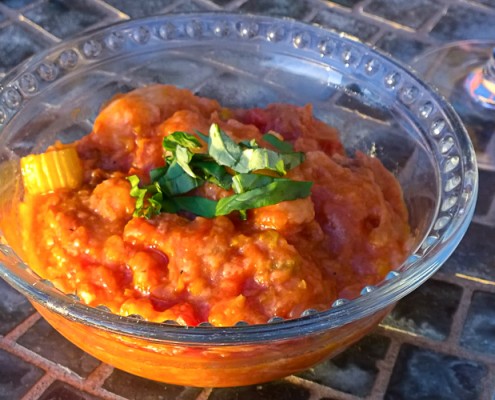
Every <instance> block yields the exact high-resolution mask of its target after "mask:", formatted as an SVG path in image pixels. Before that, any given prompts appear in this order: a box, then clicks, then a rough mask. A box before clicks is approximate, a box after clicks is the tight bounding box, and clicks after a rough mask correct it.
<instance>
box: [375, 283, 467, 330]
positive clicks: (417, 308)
mask: <svg viewBox="0 0 495 400" xmlns="http://www.w3.org/2000/svg"><path fill="white" fill-rule="evenodd" d="M461 296H462V288H461V287H460V286H457V285H453V284H450V283H446V282H442V281H437V280H433V279H432V280H429V281H427V282H426V283H425V284H423V285H422V286H420V287H419V288H418V289H416V290H415V291H414V292H413V293H411V294H410V295H408V296H406V297H405V298H403V299H402V300H401V301H399V303H398V304H397V305H396V306H395V307H394V309H393V310H392V312H391V313H390V314H389V315H388V316H387V318H385V320H384V321H383V322H382V324H383V325H385V326H391V327H394V328H396V329H400V330H402V331H406V332H410V333H414V334H416V335H420V336H424V337H428V338H430V339H434V340H444V339H445V338H446V337H447V336H448V335H449V333H450V328H451V325H452V320H453V316H454V313H455V312H456V310H457V307H458V306H459V303H460V300H461Z"/></svg>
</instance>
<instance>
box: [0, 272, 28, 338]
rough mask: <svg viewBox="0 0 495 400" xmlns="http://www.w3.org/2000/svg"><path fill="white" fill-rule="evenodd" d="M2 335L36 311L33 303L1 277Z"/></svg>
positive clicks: (0, 314) (0, 318) (0, 319)
mask: <svg viewBox="0 0 495 400" xmlns="http://www.w3.org/2000/svg"><path fill="white" fill-rule="evenodd" d="M0 293H1V294H2V295H1V296H0V335H5V334H6V333H8V332H10V331H11V330H12V329H13V328H15V327H16V326H17V325H18V324H20V323H21V322H22V321H24V320H25V319H26V318H27V317H28V316H30V315H31V314H33V313H34V308H33V307H32V306H31V303H30V302H29V301H28V300H27V299H26V298H25V297H24V296H23V295H22V294H20V293H19V292H17V291H16V290H14V289H13V288H11V287H10V286H9V285H8V284H7V283H6V282H4V281H3V280H1V279H0Z"/></svg>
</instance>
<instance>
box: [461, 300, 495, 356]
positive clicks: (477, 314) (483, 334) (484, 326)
mask: <svg viewBox="0 0 495 400" xmlns="http://www.w3.org/2000/svg"><path fill="white" fill-rule="evenodd" d="M460 342H461V346H463V347H465V348H466V349H469V350H474V351H478V352H481V353H484V354H492V355H494V356H495V294H493V293H486V292H474V293H473V298H472V300H471V305H470V307H469V311H468V315H467V318H466V321H465V323H464V328H463V331H462V335H461V341H460Z"/></svg>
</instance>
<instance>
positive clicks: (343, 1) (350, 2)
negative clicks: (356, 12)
mask: <svg viewBox="0 0 495 400" xmlns="http://www.w3.org/2000/svg"><path fill="white" fill-rule="evenodd" d="M361 1H362V0H331V1H330V0H327V1H326V2H327V3H329V4H330V3H334V4H339V5H341V6H344V7H353V6H355V5H356V4H357V3H360V2H361Z"/></svg>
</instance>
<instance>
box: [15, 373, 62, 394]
mask: <svg viewBox="0 0 495 400" xmlns="http://www.w3.org/2000/svg"><path fill="white" fill-rule="evenodd" d="M53 382H55V378H54V377H53V376H52V375H51V374H48V373H47V374H45V375H43V376H42V377H41V378H40V379H39V380H38V382H36V383H35V384H34V385H33V386H32V387H31V389H29V391H28V392H27V393H26V394H25V395H24V396H23V397H22V400H37V399H39V398H40V396H41V395H42V394H43V393H44V392H45V391H46V389H48V387H49V386H50V385H51V384H52V383H53Z"/></svg>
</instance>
